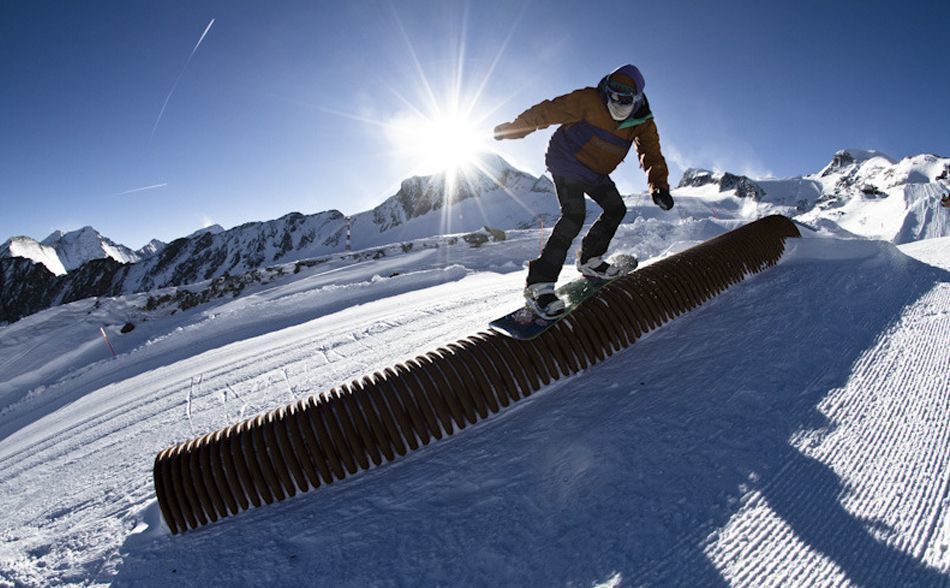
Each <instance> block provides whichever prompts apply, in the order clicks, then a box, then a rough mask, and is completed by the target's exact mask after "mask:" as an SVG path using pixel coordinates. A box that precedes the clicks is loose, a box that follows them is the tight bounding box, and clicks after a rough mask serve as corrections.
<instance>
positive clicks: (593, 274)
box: [577, 252, 620, 280]
mask: <svg viewBox="0 0 950 588" xmlns="http://www.w3.org/2000/svg"><path fill="white" fill-rule="evenodd" d="M577 271H579V272H580V273H581V275H582V276H584V277H587V278H596V279H598V280H612V279H614V278H616V277H619V276H620V270H619V269H618V268H617V267H616V266H613V265H610V264H609V263H607V262H606V261H604V260H603V259H601V258H600V257H591V258H590V259H588V260H587V261H585V262H583V263H581V256H580V253H579V252H578V254H577Z"/></svg>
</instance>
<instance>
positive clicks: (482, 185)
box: [0, 154, 558, 321]
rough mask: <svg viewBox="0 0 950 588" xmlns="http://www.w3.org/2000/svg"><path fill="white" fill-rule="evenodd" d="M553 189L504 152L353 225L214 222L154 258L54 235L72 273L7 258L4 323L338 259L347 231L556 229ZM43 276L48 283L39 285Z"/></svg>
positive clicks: (1, 301)
mask: <svg viewBox="0 0 950 588" xmlns="http://www.w3.org/2000/svg"><path fill="white" fill-rule="evenodd" d="M553 190H554V187H553V185H552V183H551V182H550V180H548V179H547V178H545V177H541V178H535V177H532V176H530V175H529V174H526V173H524V172H521V171H518V170H517V169H515V168H513V167H511V166H510V165H509V164H508V163H507V162H505V161H504V160H503V159H502V158H500V157H498V156H497V155H487V154H486V155H485V156H483V157H482V158H481V160H480V161H479V163H478V165H477V166H475V167H473V168H472V169H471V170H470V171H469V172H467V173H460V174H458V176H457V177H455V178H452V177H451V176H447V175H446V174H437V175H434V176H426V177H414V178H410V179H408V180H405V181H404V182H403V183H402V186H401V187H400V189H399V191H398V192H397V193H396V194H395V195H393V196H391V197H389V198H387V199H386V200H385V201H384V202H383V203H382V204H380V205H379V206H377V207H376V208H374V209H373V210H370V211H366V212H362V213H359V214H356V215H354V216H352V217H351V218H349V219H348V218H347V217H345V216H344V215H343V213H341V212H339V211H337V210H330V211H326V212H320V213H317V214H312V215H304V214H300V213H290V214H287V215H285V216H283V217H281V218H278V219H274V220H270V221H264V222H252V223H247V224H244V225H241V226H238V227H235V228H232V229H229V230H224V229H223V228H221V227H220V226H218V225H215V226H212V227H207V228H204V229H201V230H199V231H196V232H195V233H193V234H192V235H190V236H188V237H184V238H181V239H176V240H175V241H173V242H171V243H169V244H167V245H166V244H163V243H160V242H158V243H157V244H155V246H154V247H153V250H154V253H153V254H152V255H149V256H143V255H141V254H140V253H137V252H132V251H130V250H128V248H124V247H122V246H116V245H114V244H112V242H111V241H109V240H108V239H105V238H104V237H102V236H101V235H99V233H98V232H96V231H95V230H94V229H92V228H90V227H86V228H85V229H83V230H82V231H78V232H76V233H67V234H59V233H54V235H51V236H50V238H48V239H47V240H46V241H44V243H48V247H53V248H56V251H57V253H58V254H59V256H60V258H61V259H64V260H65V261H64V263H63V266H64V267H65V268H66V269H67V270H70V272H69V274H67V275H64V276H63V275H61V273H62V272H60V273H59V274H57V273H56V272H52V276H46V275H45V274H43V273H42V272H35V271H33V270H32V269H29V268H28V267H27V266H25V265H24V264H22V263H14V262H12V261H11V260H10V259H9V258H8V259H0V321H11V320H16V319H17V318H19V317H21V316H25V314H24V313H27V314H28V313H29V312H35V311H36V310H39V309H42V308H46V307H48V306H52V305H56V304H61V303H65V302H71V301H73V300H79V299H81V298H87V297H89V296H106V295H107V296H114V295H117V294H120V293H130V292H145V291H150V290H155V289H159V288H164V287H169V286H180V285H184V284H191V283H195V282H201V281H205V280H212V279H216V278H222V277H225V276H240V275H243V274H246V273H248V272H253V271H256V270H259V269H261V268H264V267H267V266H270V265H274V264H278V263H287V262H293V261H299V260H306V259H312V258H315V257H319V256H322V255H328V254H331V253H338V252H341V251H343V250H344V249H345V248H346V247H347V241H346V235H347V228H348V226H349V229H350V234H351V242H350V246H351V248H352V249H354V250H360V249H367V248H370V247H381V246H384V245H387V244H391V243H399V242H404V241H412V240H414V239H420V238H425V237H431V236H435V235H443V234H447V233H465V232H471V231H476V230H479V229H482V228H483V227H485V226H489V227H493V228H497V229H513V228H521V227H526V226H537V225H539V223H540V222H542V221H543V222H545V224H547V225H548V226H550V224H551V221H552V219H554V218H556V217H557V214H558V206H557V199H556V198H554V197H553ZM153 243H155V242H153ZM143 253H144V251H143ZM35 257H38V255H37V254H35V255H34V257H31V258H30V259H33V260H34V261H36V259H35ZM82 258H86V261H87V262H88V261H89V260H91V259H99V262H98V263H96V264H95V266H94V267H93V268H86V269H85V271H83V272H82V273H77V270H78V269H79V268H82V264H80V265H78V266H77V265H76V263H77V262H78V260H79V259H82ZM103 261H104V263H103ZM93 270H95V271H93ZM93 273H98V275H99V279H91V278H92V275H91V274H93ZM28 275H29V277H27V276H28ZM38 276H43V278H42V283H41V284H37V283H36V280H38V279H40V278H38ZM53 276H58V277H56V278H55V279H53ZM26 279H30V280H33V281H34V284H33V286H31V287H30V288H28V289H23V288H19V289H16V288H13V284H15V283H17V282H21V281H23V280H26ZM77 284H81V285H82V287H77ZM26 291H29V292H30V293H31V296H30V298H29V299H28V300H24V299H22V296H23V294H22V293H23V292H26ZM37 291H41V292H44V295H42V296H40V297H39V298H37V297H36V296H35V295H33V294H35V292H37ZM15 293H20V294H19V296H20V297H18V296H17V295H16V294H15Z"/></svg>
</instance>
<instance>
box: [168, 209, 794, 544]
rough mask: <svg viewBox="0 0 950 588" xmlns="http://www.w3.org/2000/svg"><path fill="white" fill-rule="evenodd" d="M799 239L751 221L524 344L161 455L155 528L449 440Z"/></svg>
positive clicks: (193, 520) (614, 289) (286, 412)
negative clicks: (158, 518) (790, 240)
mask: <svg viewBox="0 0 950 588" xmlns="http://www.w3.org/2000/svg"><path fill="white" fill-rule="evenodd" d="M798 236H800V235H799V233H798V230H797V229H796V228H795V225H794V224H793V223H792V222H791V221H790V220H789V219H787V218H785V217H783V216H769V217H766V218H763V219H760V220H758V221H755V222H753V223H750V224H748V225H746V226H744V227H741V228H739V229H736V230H734V231H731V232H729V233H726V234H724V235H720V236H719V237H716V238H714V239H711V240H709V241H707V242H705V243H702V244H700V245H697V246H695V247H693V248H691V249H689V250H687V251H684V252H682V253H679V254H676V255H673V256H671V257H668V258H666V259H664V260H661V261H658V262H656V263H654V264H652V265H649V266H647V267H644V268H642V269H640V270H639V271H636V272H634V273H633V274H630V275H629V276H626V277H624V278H621V279H619V280H616V281H615V282H613V283H611V284H610V285H609V286H607V287H605V288H604V289H602V290H601V291H600V292H599V293H598V294H597V296H596V297H594V298H592V299H591V300H590V301H588V302H586V303H585V304H584V305H583V306H581V307H580V308H578V309H577V310H576V311H574V312H573V313H572V314H571V315H570V316H568V317H567V318H565V319H564V320H562V321H561V322H560V323H558V324H557V325H555V326H554V327H552V328H551V329H549V330H548V331H547V332H545V333H544V334H542V335H541V336H540V337H538V338H536V339H534V340H531V341H517V340H514V339H510V338H508V337H506V336H504V335H501V334H499V333H496V332H494V331H488V332H481V333H478V334H476V335H472V336H470V337H467V338H465V339H461V340H459V341H457V342H455V343H451V344H449V345H446V346H444V347H441V348H439V349H436V350H435V351H431V352H429V353H426V354H424V355H420V356H418V357H416V358H414V359H410V360H408V361H406V362H405V363H400V364H397V365H395V366H393V367H390V368H386V369H384V370H380V371H378V372H376V373H374V374H373V375H371V376H366V377H364V378H362V379H360V380H354V381H353V382H350V383H349V384H343V385H341V386H340V387H338V388H334V389H332V390H330V391H329V392H327V393H325V394H321V395H314V396H309V397H307V398H304V399H302V400H299V401H297V402H295V403H293V404H290V405H288V406H285V407H282V408H278V409H276V410H272V411H270V412H268V413H265V414H261V415H258V416H256V417H253V418H251V419H248V420H246V421H243V422H241V423H238V424H235V425H232V426H230V427H227V428H224V429H221V430H218V431H214V432H211V433H208V434H207V435H204V436H202V437H198V438H195V439H191V440H189V441H186V442H183V443H180V444H178V445H175V446H173V447H169V448H167V449H165V450H163V451H161V452H160V453H159V454H158V456H156V458H155V466H154V470H153V475H154V480H155V491H156V495H157V496H158V503H159V505H160V507H161V511H162V515H163V517H164V519H165V522H166V523H167V525H168V527H169V528H170V529H171V531H172V533H179V532H182V531H185V530H187V529H195V528H198V527H200V526H203V525H206V524H208V523H211V522H214V521H217V520H219V519H221V518H224V517H227V516H230V515H235V514H237V513H239V512H241V511H243V510H247V509H249V508H250V507H251V506H261V505H262V504H271V503H273V502H275V501H282V500H284V499H286V498H288V497H291V496H295V495H296V494H297V493H298V492H306V491H308V490H310V489H313V488H318V487H319V486H320V485H321V484H332V483H333V482H334V481H337V480H343V479H345V478H346V477H347V476H350V475H354V474H356V473H358V472H359V471H360V470H366V469H369V468H370V467H372V466H374V465H375V466H378V465H382V464H383V462H388V461H392V460H394V459H396V457H397V456H402V455H405V454H406V453H408V452H409V451H412V450H415V449H419V448H420V447H421V446H424V445H428V444H429V443H430V442H432V441H433V440H438V439H442V438H443V437H446V436H448V435H452V434H453V433H455V432H456V431H458V430H461V429H464V428H465V427H466V426H468V425H471V424H474V423H476V422H478V421H479V420H480V419H484V418H487V417H488V416H489V415H491V414H494V413H496V412H499V411H500V410H501V409H503V408H505V407H507V406H510V405H511V404H512V403H513V402H516V401H518V400H520V399H522V398H525V397H527V396H529V395H531V394H532V393H533V392H535V391H537V390H539V389H540V388H541V387H542V386H545V385H547V384H549V383H551V382H552V381H554V380H558V379H560V378H562V377H566V376H570V375H572V374H575V373H577V372H579V371H580V370H584V369H587V368H588V367H590V366H593V365H595V364H597V363H598V362H600V361H602V360H604V359H605V358H607V357H610V356H611V355H613V353H615V352H617V351H619V350H621V349H623V348H625V347H628V346H630V345H632V344H633V343H634V342H635V341H636V340H637V339H639V338H640V337H641V336H643V335H644V334H645V333H647V332H649V331H652V330H653V329H656V328H657V327H659V326H660V325H662V324H664V323H666V322H667V321H670V320H672V319H673V318H675V317H677V316H679V315H680V314H683V313H684V312H686V311H688V310H690V309H693V308H695V307H697V306H699V305H700V304H702V303H703V302H705V301H707V300H709V299H710V298H712V297H714V296H716V295H717V294H719V293H721V292H722V291H724V290H725V289H727V288H728V287H730V286H731V285H733V284H737V283H738V282H740V281H742V280H743V279H745V278H746V277H747V276H748V275H751V274H754V273H757V272H760V271H762V270H764V269H766V268H768V267H770V266H772V265H775V263H776V262H777V261H778V260H779V258H780V257H781V256H782V253H783V252H784V250H785V239H786V238H788V237H798Z"/></svg>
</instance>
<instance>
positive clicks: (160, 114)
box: [149, 18, 214, 140]
mask: <svg viewBox="0 0 950 588" xmlns="http://www.w3.org/2000/svg"><path fill="white" fill-rule="evenodd" d="M213 24H214V19H213V18H212V19H211V22H209V23H208V26H206V27H205V32H203V33H201V38H199V39H198V42H197V43H195V47H194V49H192V50H191V55H189V56H188V59H187V61H185V65H184V66H183V67H182V68H181V71H180V72H179V73H178V77H177V78H175V83H174V84H172V89H171V90H170V91H169V92H168V96H166V97H165V102H164V104H162V109H161V111H159V113H158V118H156V119H155V124H154V125H152V136H151V137H149V140H151V139H153V138H155V129H157V128H158V123H160V122H162V116H163V115H164V114H165V107H167V106H168V101H169V100H171V99H172V94H174V93H175V88H177V87H178V82H180V81H181V76H183V75H185V70H186V69H188V64H189V63H191V58H192V57H194V56H195V52H196V51H198V47H200V46H201V42H202V41H204V40H205V36H206V35H207V34H208V31H210V30H211V25H213Z"/></svg>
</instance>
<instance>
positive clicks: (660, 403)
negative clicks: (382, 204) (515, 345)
mask: <svg viewBox="0 0 950 588" xmlns="http://www.w3.org/2000/svg"><path fill="white" fill-rule="evenodd" d="M640 203H641V202H640V200H639V199H629V200H628V204H629V205H630V207H631V211H630V214H629V215H628V217H627V219H626V223H625V224H624V225H622V226H621V230H620V232H619V233H618V238H617V243H616V250H618V251H624V252H633V253H636V254H637V255H639V256H640V257H641V259H643V260H648V259H649V258H657V257H662V256H665V255H669V254H671V253H673V252H676V251H679V250H682V249H683V248H685V247H688V246H689V245H690V244H693V243H696V242H699V241H702V240H705V239H708V238H710V237H712V236H715V235H716V234H719V233H721V232H723V231H725V230H728V229H731V228H734V227H735V226H738V225H739V224H742V223H744V222H745V221H747V220H751V219H750V218H748V215H749V214H750V213H754V210H752V209H748V208H746V206H745V205H744V204H743V203H741V202H738V199H736V198H732V197H723V198H722V199H721V201H719V202H715V201H711V200H709V199H707V198H699V197H696V198H692V197H688V196H685V195H683V196H681V198H680V199H679V200H678V205H677V208H676V209H674V210H673V211H671V212H669V213H662V212H661V211H659V210H658V209H656V208H640V207H639V206H638V205H639V204H640ZM806 233H808V232H807V231H806ZM540 236H541V235H539V234H538V231H536V230H522V231H512V232H511V233H510V234H509V239H508V240H506V241H504V242H499V243H490V244H486V245H484V246H482V247H480V248H477V249H474V248H470V247H468V246H467V245H465V244H464V242H462V241H458V242H457V243H456V244H455V245H448V244H443V246H440V247H439V248H437V249H436V248H428V249H426V248H421V249H416V248H414V249H413V250H410V251H407V252H405V253H404V254H402V255H393V256H386V257H383V258H380V259H378V260H371V259H368V260H367V261H363V262H361V263H358V264H353V263H352V260H346V259H344V258H342V257H341V258H339V259H336V260H330V261H327V262H326V263H324V264H320V265H316V266H314V267H310V268H305V269H303V270H302V271H300V272H299V273H296V274H294V273H291V272H288V273H287V274H286V275H285V276H283V277H280V278H277V279H275V280H274V281H272V282H269V283H268V284H260V285H257V286H254V287H251V288H250V289H249V290H248V291H247V292H246V293H245V295H243V296H241V297H240V298H236V299H230V298H228V299H220V300H215V301H212V302H210V303H208V304H205V305H202V306H199V307H196V308H193V309H191V310H188V311H184V312H176V313H175V314H169V312H170V310H169V309H168V308H164V307H162V308H158V309H156V310H153V311H144V310H142V307H143V305H144V301H145V296H144V295H135V296H129V297H121V298H116V299H103V300H102V301H101V302H100V303H99V304H98V305H96V304H95V303H94V302H93V301H80V302H75V303H73V304H69V305H64V306H61V307H57V308H52V309H48V310H45V311H42V312H39V313H37V314H35V315H32V316H30V317H27V318H25V319H23V320H21V321H19V322H17V323H14V324H12V325H8V326H6V327H3V328H2V329H0V366H2V367H3V369H2V370H0V373H2V376H0V377H2V378H3V380H2V381H0V403H2V405H3V406H5V409H4V410H3V411H2V412H0V472H2V473H0V513H3V514H2V515H0V517H2V521H3V524H2V525H0V583H3V582H6V583H22V584H27V585H39V584H83V585H88V584H105V583H113V582H114V583H117V584H120V585H123V584H132V585H145V586H166V585H169V584H181V583H184V584H188V585H245V584H263V585H267V584H294V583H299V584H304V585H313V584H321V585H334V586H365V585H379V584H383V585H413V586H429V585H523V586H531V585H537V586H550V585H576V586H593V585H596V584H599V583H607V584H610V585H640V584H648V585H671V584H678V585H710V584H713V585H719V584H723V583H729V584H734V585H739V586H762V585H788V584H803V585H811V584H826V585H849V584H860V585H882V586H893V585H909V584H915V583H916V584H918V585H928V586H931V585H937V586H939V585H945V584H950V503H948V492H950V463H948V461H950V451H948V447H950V425H948V423H950V404H948V403H947V402H946V398H947V395H948V394H950V383H948V380H947V378H946V366H947V365H948V361H950V348H948V347H947V345H946V333H948V332H950V272H948V268H950V257H948V251H950V247H948V245H950V240H948V239H947V238H944V239H937V240H931V241H923V242H919V243H914V244H911V245H907V246H903V247H902V248H901V249H898V248H897V247H895V246H893V245H891V244H889V243H886V242H881V241H866V240H840V239H836V238H834V237H833V236H831V234H829V233H828V232H822V233H820V234H811V233H808V234H806V235H805V237H806V238H804V239H802V240H800V241H797V242H794V243H792V245H791V247H790V248H789V251H788V253H787V254H786V256H785V258H784V259H783V261H782V262H781V263H780V264H779V266H777V267H775V268H773V269H770V270H768V271H766V272H764V273H762V274H759V275H757V276H755V277H753V278H751V279H749V280H748V281H746V282H744V283H743V284H740V285H738V286H736V287H734V288H732V289H731V290H729V291H728V292H726V293H725V294H723V295H721V296H720V297H718V298H716V299H715V300H713V301H711V302H710V303H708V304H706V305H705V306H703V307H701V308H699V309H697V310H696V311H693V312H691V313H689V314H687V315H685V316H683V317H681V318H679V319H677V320H675V321H673V322H672V323H670V324H668V325H667V326H665V327H663V328H661V329H659V330H658V331H655V332H654V333H652V334H651V335H649V336H647V337H646V338H644V339H642V340H641V341H639V342H637V343H636V344H635V345H634V346H633V347H631V348H630V349H628V350H626V351H624V352H621V353H618V354H616V355H615V356H614V357H613V358H611V359H609V360H607V361H606V362H603V363H602V364H600V365H598V366H596V367H594V368H592V369H590V370H588V371H587V372H584V373H581V374H579V375H577V376H575V377H573V378H570V379H568V380H566V381H561V382H559V383H558V384H556V385H553V386H550V387H548V388H546V389H544V390H543V391H541V392H540V393H538V394H536V395H534V396H532V397H531V398H529V399H526V400H524V401H522V402H521V403H519V404H518V405H516V406H515V407H514V408H510V409H508V410H507V411H506V412H502V413H501V414H499V415H497V416H495V417H493V418H491V419H488V420H487V421H485V422H483V423H481V424H479V425H477V426H474V427H470V428H468V429H466V430H465V431H462V432H460V433H459V434H457V435H455V436H454V437H452V438H450V439H448V440H444V441H441V442H439V443H436V444H434V445H431V446H430V447H427V448H424V449H422V450H420V451H417V452H415V453H414V454H412V455H410V456H408V457H406V458H403V459H401V460H397V462H395V463H393V464H389V465H386V466H384V467H380V468H378V469H374V470H371V471H369V472H366V473H363V474H360V475H358V476H355V477H353V478H352V479H348V480H346V481H344V482H342V483H338V484H335V485H333V486H332V487H324V488H320V489H318V490H316V491H314V492H312V493H308V494H304V495H301V496H299V497H297V498H294V499H291V500H289V501H287V502H286V503H283V504H280V505H276V506H270V507H264V508H260V509H255V510H252V511H250V512H247V513H242V514H240V515H239V516H236V517H233V518H232V519H229V520H225V521H223V522H220V523H217V524H215V525H212V526H209V527H207V528H203V529H201V530H198V531H196V532H189V533H186V534H185V535H183V536H175V537H172V536H171V535H169V534H168V532H167V531H166V530H164V529H163V528H162V526H161V523H160V521H159V515H158V509H157V506H156V504H155V498H154V492H153V489H152V486H151V466H152V459H153V458H154V455H155V453H156V452H157V451H159V450H160V449H162V448H164V447H166V446H168V445H170V444H172V443H174V442H177V441H179V440H182V439H185V438H189V437H191V436H193V435H198V434H202V433H203V432H207V431H211V430H214V429H217V428H219V427H222V426H224V425H227V424H229V423H231V422H234V421H235V420H237V419H239V418H241V417H242V416H248V415H251V414H254V413H256V412H258V411H262V410H268V409H271V408H274V407H276V406H281V405H283V404H285V403H287V402H289V401H291V400H292V399H294V398H299V397H301V396H303V395H306V394H311V393H319V392H321V391H324V390H327V389H329V388H330V387H332V386H334V385H336V384H338V383H340V382H342V381H348V380H349V379H351V378H355V377H357V376H360V375H362V374H364V373H367V372H370V371H372V370H374V369H377V368H379V367H383V366H388V365H391V364H393V363H395V362H397V361H401V360H403V359H405V358H407V357H411V356H415V355H416V354H418V353H419V352H422V351H425V350H427V349H432V348H435V347H436V346H438V345H440V344H443V343H446V342H449V341H454V340H456V339H458V338H459V337H461V336H465V335H468V334H471V333H473V332H476V331H478V330H480V329H483V328H484V325H485V324H486V322H487V321H488V320H489V319H490V318H493V317H494V316H496V315H497V314H498V313H499V311H500V310H502V309H503V308H507V307H509V306H513V305H517V304H518V303H519V302H518V297H519V292H518V290H519V288H520V284H521V282H522V280H523V278H524V274H523V270H522V262H523V261H524V260H525V259H527V258H529V257H531V256H533V255H535V254H536V253H537V248H538V246H539V240H540V239H539V237H540ZM915 257H916V258H919V259H920V260H923V261H920V260H918V259H915ZM572 272H573V270H570V269H568V270H566V271H565V274H564V277H567V276H569V275H570V274H571V273H572ZM128 320H132V321H133V322H134V323H135V324H136V325H137V328H136V329H135V330H134V331H132V332H131V333H129V334H127V335H120V334H119V333H118V329H119V327H120V326H121V325H122V324H124V323H125V322H126V321H128ZM100 325H106V326H107V331H108V332H109V333H110V336H111V337H112V340H113V344H114V346H115V347H116V350H117V351H118V353H119V357H118V358H117V359H114V360H113V359H109V358H108V351H107V350H106V348H105V346H104V344H103V342H102V341H101V339H100V335H99V334H98V327H99V326H100Z"/></svg>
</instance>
